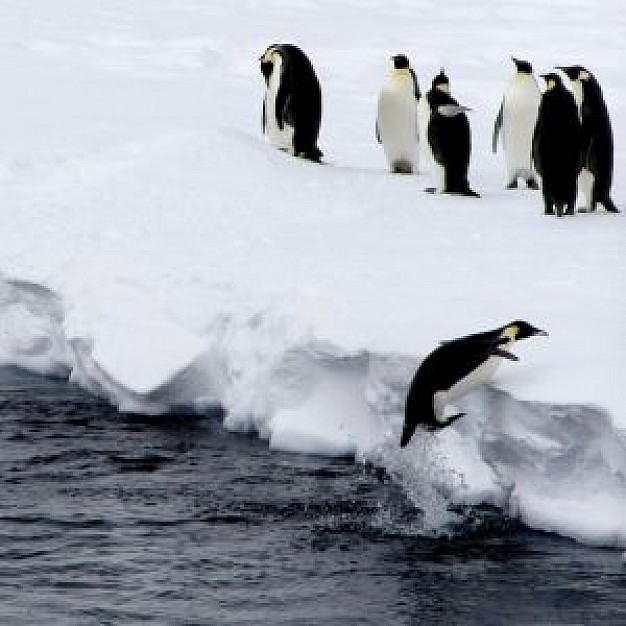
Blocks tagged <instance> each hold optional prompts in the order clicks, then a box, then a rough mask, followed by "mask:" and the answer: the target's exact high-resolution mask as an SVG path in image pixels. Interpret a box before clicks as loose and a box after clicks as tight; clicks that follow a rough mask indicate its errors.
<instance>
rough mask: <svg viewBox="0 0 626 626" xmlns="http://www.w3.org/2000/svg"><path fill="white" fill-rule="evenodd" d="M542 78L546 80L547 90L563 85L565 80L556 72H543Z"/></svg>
mask: <svg viewBox="0 0 626 626" xmlns="http://www.w3.org/2000/svg"><path fill="white" fill-rule="evenodd" d="M541 78H543V80H545V81H546V90H547V91H552V89H554V88H555V87H563V81H562V80H561V77H560V76H559V75H558V74H557V73H556V72H549V73H548V74H542V75H541Z"/></svg>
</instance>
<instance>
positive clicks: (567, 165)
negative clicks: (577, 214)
mask: <svg viewBox="0 0 626 626" xmlns="http://www.w3.org/2000/svg"><path fill="white" fill-rule="evenodd" d="M542 78H543V79H544V80H545V82H546V91H545V92H544V93H543V94H542V96H541V103H540V105H539V114H538V116H537V124H536V125H535V130H534V133H533V144H532V154H533V162H534V165H535V169H536V170H537V172H538V173H539V175H540V176H541V179H542V191H543V201H544V211H545V214H546V215H554V212H555V210H556V214H557V216H558V217H561V216H562V215H563V213H565V214H566V215H573V214H574V208H575V205H576V182H577V179H578V174H579V172H580V167H581V146H582V134H581V125H580V120H579V118H578V108H577V106H576V101H575V100H574V96H573V95H572V93H571V92H570V91H569V90H568V89H566V88H565V86H564V85H563V81H562V80H561V77H560V76H559V75H558V74H556V73H549V74H542Z"/></svg>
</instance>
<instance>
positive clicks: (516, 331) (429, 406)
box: [400, 320, 548, 448]
mask: <svg viewBox="0 0 626 626" xmlns="http://www.w3.org/2000/svg"><path fill="white" fill-rule="evenodd" d="M547 334H548V333H546V331H544V330H540V329H539V328H535V327H534V326H532V325H531V324H529V323H528V322H524V321H521V320H520V321H514V322H510V323H508V324H506V325H505V326H501V327H500V328H496V329H495V330H489V331H486V332H482V333H476V334H473V335H468V336H467V337H461V338H459V339H453V340H452V341H447V342H445V343H442V344H441V345H440V346H439V347H438V348H436V349H435V350H433V352H431V353H430V354H429V355H428V356H427V357H426V358H425V359H424V360H423V361H422V363H421V365H420V366H419V368H418V369H417V372H416V373H415V376H414V377H413V380H412V382H411V385H410V387H409V392H408V395H407V398H406V403H405V409H404V425H403V428H402V438H401V440H400V446H401V447H402V448H403V447H404V446H406V445H407V444H408V443H409V441H410V440H411V437H412V436H413V433H414V432H415V429H416V428H417V426H418V425H420V426H421V427H422V428H423V429H424V430H427V431H431V432H434V431H437V430H441V429H442V428H445V427H446V426H449V425H450V424H452V423H453V422H455V421H456V420H458V419H459V418H460V417H463V415H465V414H464V413H457V414H456V415H452V416H450V417H446V416H445V414H444V410H445V407H446V405H447V404H448V403H450V402H453V401H454V400H456V399H458V398H460V397H461V396H463V395H465V394H466V393H468V392H469V391H471V390H472V389H474V388H476V387H478V386H479V385H481V384H485V383H486V382H488V381H489V379H490V378H491V377H492V376H493V374H494V373H495V371H496V369H497V368H498V366H499V365H500V363H501V362H502V359H510V360H513V361H518V360H519V359H518V357H516V356H515V355H514V354H512V353H511V352H509V351H508V350H509V348H510V347H511V346H512V345H513V343H514V342H515V341H519V340H521V339H527V338H528V337H533V336H535V335H547Z"/></svg>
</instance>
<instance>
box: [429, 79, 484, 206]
mask: <svg viewBox="0 0 626 626" xmlns="http://www.w3.org/2000/svg"><path fill="white" fill-rule="evenodd" d="M426 99H427V101H428V105H429V109H430V119H429V120H428V125H427V133H426V136H427V141H428V146H429V149H430V156H431V162H432V164H433V166H434V170H435V175H436V177H437V179H438V186H437V188H438V189H439V191H441V192H443V193H454V194H461V195H464V196H473V197H480V196H479V195H478V194H477V193H476V192H475V191H473V190H472V189H471V188H470V186H469V182H468V181H467V172H468V169H469V161H470V154H471V151H472V139H471V133H470V125H469V120H468V119H467V115H466V114H465V112H466V111H469V109H468V108H467V107H464V106H461V105H460V104H459V103H458V102H457V101H456V100H455V99H454V98H453V97H452V96H451V95H450V81H449V79H448V77H447V76H446V73H445V71H444V70H443V69H442V70H441V72H440V73H439V74H438V75H437V76H435V78H434V79H433V82H432V88H431V89H430V91H429V92H428V93H427V94H426ZM427 191H434V190H433V189H428V190H427Z"/></svg>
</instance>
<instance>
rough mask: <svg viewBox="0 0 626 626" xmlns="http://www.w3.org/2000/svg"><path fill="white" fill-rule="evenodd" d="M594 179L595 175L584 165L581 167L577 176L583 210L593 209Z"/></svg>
mask: <svg viewBox="0 0 626 626" xmlns="http://www.w3.org/2000/svg"><path fill="white" fill-rule="evenodd" d="M594 181H595V176H594V175H593V174H592V173H591V172H590V171H589V170H588V169H587V168H586V167H583V169H582V171H581V172H580V175H579V176H578V189H579V191H580V194H581V195H582V198H583V205H582V207H581V209H582V210H583V211H593V183H594Z"/></svg>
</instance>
